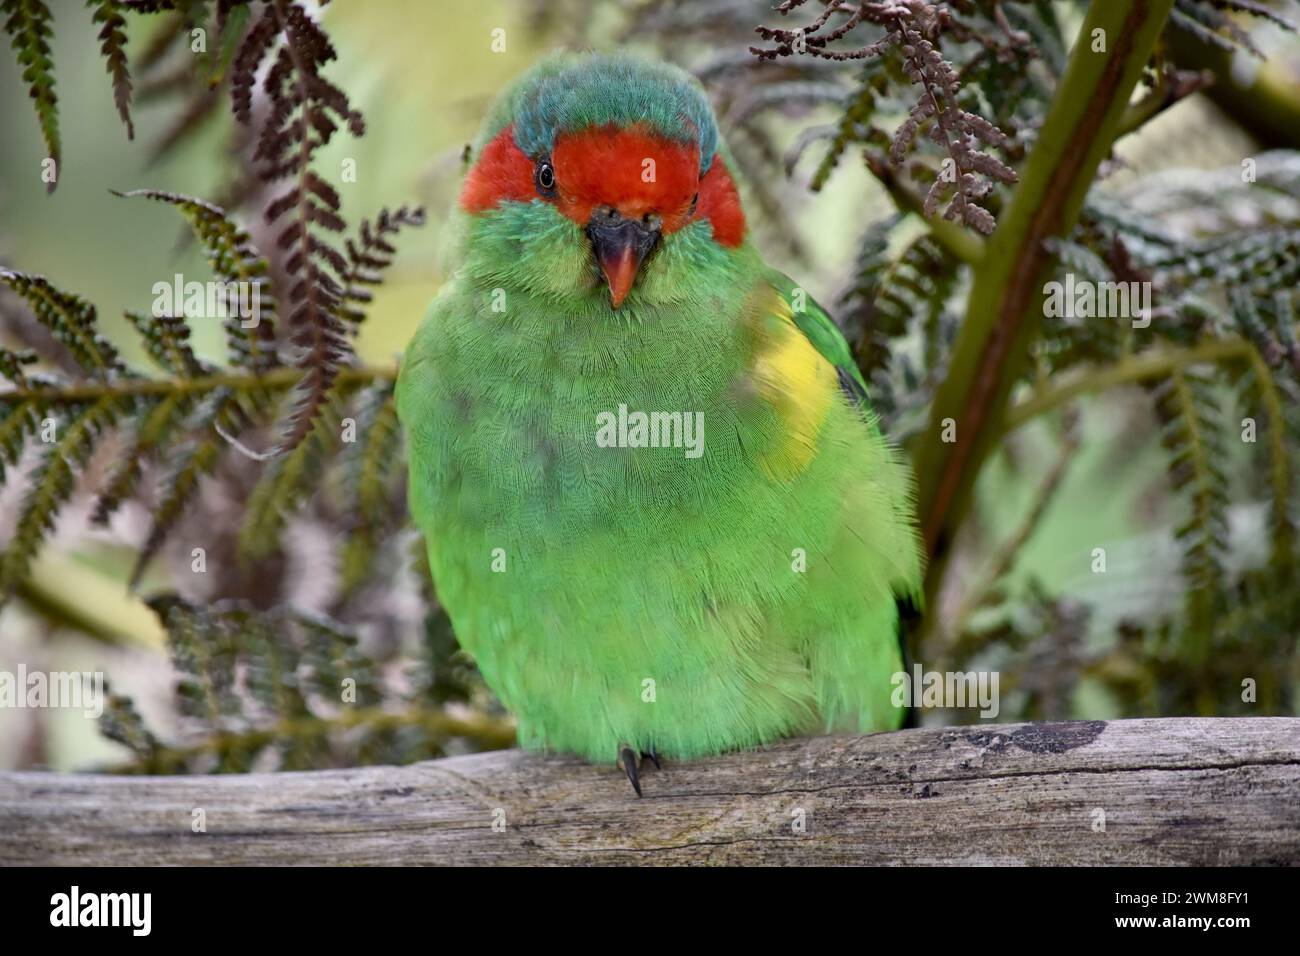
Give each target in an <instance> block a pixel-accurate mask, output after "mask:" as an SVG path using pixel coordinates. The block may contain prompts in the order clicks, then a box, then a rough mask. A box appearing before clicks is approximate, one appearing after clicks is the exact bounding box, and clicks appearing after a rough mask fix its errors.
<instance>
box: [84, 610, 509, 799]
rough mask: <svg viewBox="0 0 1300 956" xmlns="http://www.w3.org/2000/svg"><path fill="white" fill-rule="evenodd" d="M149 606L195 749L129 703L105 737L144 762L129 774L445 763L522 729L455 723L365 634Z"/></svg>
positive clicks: (268, 617) (483, 719) (497, 720)
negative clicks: (154, 728) (160, 733)
mask: <svg viewBox="0 0 1300 956" xmlns="http://www.w3.org/2000/svg"><path fill="white" fill-rule="evenodd" d="M149 604H150V606H151V607H152V608H153V609H154V611H155V612H156V613H157V614H158V615H159V617H160V618H161V619H162V621H163V623H164V626H165V628H166V632H167V642H168V647H169V650H170V652H171V655H172V660H173V664H174V666H175V668H176V671H177V675H178V681H177V685H176V696H177V700H178V703H179V704H180V709H181V711H182V713H183V714H184V715H185V716H186V717H187V718H188V720H187V723H188V725H189V730H190V731H191V733H190V734H189V735H187V736H188V737H189V739H190V740H191V741H193V742H186V741H182V742H180V743H178V744H176V745H164V744H161V743H159V742H158V740H157V738H156V737H154V735H153V734H151V733H149V731H148V730H147V728H145V727H144V725H143V722H142V721H140V720H139V719H138V716H136V715H134V708H132V707H131V706H130V703H129V701H120V702H118V703H116V704H114V705H113V706H112V707H111V708H110V710H111V711H112V716H111V717H110V720H109V721H108V723H107V725H106V726H104V728H103V729H104V731H105V732H106V733H107V734H108V735H110V736H112V737H113V738H114V739H118V740H122V741H123V742H125V743H127V744H128V745H129V746H131V748H132V750H133V752H134V755H135V759H134V761H133V762H132V763H130V764H128V765H127V766H125V767H122V768H119V769H122V770H126V771H140V772H147V773H185V772H239V771H244V770H247V769H249V767H251V766H252V764H253V762H254V761H258V762H265V760H266V758H270V757H273V758H274V760H275V764H276V766H277V767H278V768H279V769H313V768H321V767H328V766H335V765H339V764H344V765H349V766H355V765H357V764H358V763H407V762H410V761H412V760H418V759H423V758H427V757H434V756H441V755H442V754H443V753H444V748H445V747H446V745H447V744H449V743H450V742H451V741H453V740H455V739H457V738H469V739H471V740H473V742H474V743H475V744H477V745H478V746H479V747H480V748H493V747H505V746H509V745H510V744H511V743H512V742H513V740H514V729H513V725H512V724H511V722H510V721H508V720H505V719H503V718H501V717H497V716H493V715H489V714H476V713H472V712H470V713H462V714H458V715H451V714H448V713H446V712H445V711H444V710H443V707H442V701H441V700H434V699H432V695H431V694H430V692H429V690H428V688H427V687H426V686H424V685H423V684H422V683H420V684H419V686H417V687H416V689H415V692H414V693H413V694H410V695H405V696H399V695H398V694H395V693H394V692H393V690H392V689H391V688H389V687H387V686H385V682H384V679H383V674H382V672H381V671H380V669H379V668H378V667H377V666H376V662H375V661H374V660H373V659H372V658H371V657H369V656H368V655H367V654H365V653H364V652H363V651H362V650H361V649H360V642H359V641H358V639H357V637H356V635H355V634H354V633H352V632H351V631H349V630H348V629H347V628H345V627H344V626H342V625H340V624H338V623H337V622H335V621H333V620H330V619H329V618H326V617H322V616H319V615H310V614H304V613H301V612H297V611H294V610H291V609H288V608H272V609H270V610H256V609H254V608H252V607H250V606H248V605H247V604H245V603H243V602H231V601H225V602H216V603H214V604H211V605H208V606H199V605H195V604H191V603H189V602H187V601H185V600H183V599H181V598H179V597H177V596H176V595H171V594H166V595H160V596H158V597H156V598H153V599H151V600H150V602H149ZM441 660H442V658H440V661H441ZM439 667H441V663H440V664H439ZM452 698H454V699H459V700H464V698H465V692H464V691H463V690H460V691H452Z"/></svg>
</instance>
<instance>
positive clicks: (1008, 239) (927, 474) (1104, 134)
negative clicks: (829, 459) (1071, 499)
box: [914, 0, 1173, 595]
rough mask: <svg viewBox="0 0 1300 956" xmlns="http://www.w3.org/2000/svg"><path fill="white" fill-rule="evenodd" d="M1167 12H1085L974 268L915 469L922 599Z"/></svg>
mask: <svg viewBox="0 0 1300 956" xmlns="http://www.w3.org/2000/svg"><path fill="white" fill-rule="evenodd" d="M1172 6H1173V0H1130V2H1119V0H1106V2H1098V3H1093V4H1092V5H1091V6H1090V7H1089V10H1088V15H1087V18H1086V20H1085V21H1084V24H1083V26H1082V28H1081V29H1080V32H1079V36H1078V38H1077V40H1076V42H1075V45H1074V50H1073V51H1072V53H1071V55H1070V61H1069V65H1068V66H1067V68H1066V71H1065V74H1064V75H1063V76H1062V78H1061V83H1060V87H1059V88H1058V90H1057V91H1056V95H1055V97H1054V98H1053V101H1052V105H1051V108H1050V109H1049V111H1048V115H1047V118H1046V120H1045V121H1044V124H1043V128H1042V131H1041V133H1040V135H1039V139H1038V142H1037V143H1036V144H1035V146H1034V149H1033V152H1032V153H1031V154H1030V156H1029V158H1028V160H1027V162H1026V164H1025V167H1024V169H1023V170H1022V171H1021V179H1020V184H1019V186H1017V187H1016V189H1015V191H1014V193H1013V194H1012V197H1011V201H1010V203H1009V204H1008V206H1007V208H1006V210H1005V211H1004V212H1003V215H1002V219H1001V222H1000V223H999V224H998V227H997V229H996V230H995V231H994V233H993V235H992V236H991V237H990V238H989V240H988V241H987V243H986V250H985V255H984V257H983V258H982V260H981V261H980V263H979V264H978V265H977V266H976V268H975V273H974V283H973V286H972V289H971V295H970V299H969V303H968V308H967V315H966V321H965V322H964V323H963V325H962V328H961V331H960V333H959V335H958V339H957V343H956V346H955V348H954V352H953V358H952V362H951V365H950V367H949V373H948V377H947V379H946V380H945V382H944V384H943V385H942V386H941V388H940V390H939V393H938V395H937V396H936V399H935V402H934V406H933V409H932V413H931V420H930V425H929V428H928V430H927V432H926V433H925V434H924V435H923V436H922V437H921V439H920V441H919V443H918V446H917V448H916V454H915V459H914V460H915V464H916V470H917V477H918V482H919V492H920V493H919V505H920V510H921V516H922V517H921V521H922V530H923V533H924V537H925V542H926V547H927V550H928V551H929V553H930V556H931V565H930V574H929V580H928V582H927V591H928V592H929V593H930V594H931V595H933V594H934V593H935V592H936V590H937V586H938V582H939V580H940V579H941V577H942V574H943V570H944V567H945V564H946V561H945V557H946V552H947V550H948V545H949V542H950V540H951V536H952V533H953V531H954V530H955V528H956V527H957V525H958V524H959V523H960V521H961V518H962V516H963V515H964V513H965V511H966V510H967V508H968V507H969V504H970V499H971V493H972V489H973V487H974V483H975V477H976V475H977V474H978V472H979V468H980V465H981V464H982V462H983V460H984V458H985V456H986V455H987V454H988V452H989V450H990V449H991V448H992V446H993V444H994V442H995V441H996V438H997V435H998V431H999V426H1000V424H1001V420H1002V416H1003V412H1004V410H1005V408H1006V405H1007V401H1008V398H1009V396H1010V393H1011V389H1012V387H1013V385H1014V383H1015V382H1016V381H1017V380H1018V379H1019V377H1020V374H1021V371H1022V369H1023V367H1024V365H1025V362H1026V358H1027V355H1028V352H1029V347H1030V345H1031V344H1032V342H1033V340H1034V339H1035V338H1036V337H1037V334H1038V332H1039V329H1040V327H1041V319H1042V297H1043V291H1042V290H1043V283H1044V280H1045V278H1046V277H1047V274H1048V271H1049V269H1050V267H1051V265H1052V255H1051V253H1050V251H1049V250H1048V249H1047V246H1046V242H1047V240H1049V239H1051V238H1053V237H1064V236H1066V235H1068V234H1069V232H1070V231H1071V229H1072V228H1073V227H1074V224H1075V222H1076V220H1077V218H1078V214H1079V210H1080V208H1081V207H1082V204H1083V200H1084V196H1085V195H1086V194H1087V191H1088V188H1089V187H1090V186H1091V184H1092V182H1093V180H1094V178H1095V176H1096V172H1097V167H1098V165H1099V164H1100V162H1101V160H1102V159H1103V158H1104V157H1105V156H1106V155H1107V154H1108V153H1109V151H1110V147H1111V144H1112V143H1113V142H1114V139H1115V135H1116V133H1117V132H1118V130H1119V128H1120V123H1121V120H1122V118H1123V115H1124V112H1125V110H1126V109H1127V107H1128V101H1129V98H1130V96H1131V94H1132V91H1133V88H1134V86H1135V85H1136V84H1137V81H1138V79H1139V77H1140V76H1141V73H1142V69H1143V67H1144V66H1145V65H1146V63H1147V61H1148V60H1149V58H1150V56H1151V52H1152V50H1153V49H1154V47H1155V44H1156V41H1157V39H1158V37H1159V36H1160V31H1161V29H1162V27H1163V26H1164V23H1165V20H1166V18H1167V17H1168V15H1169V11H1170V8H1171V7H1172ZM952 427H955V430H956V437H955V440H951V438H952V435H951V433H952ZM945 436H947V437H949V439H950V440H948V441H945V440H944V438H945Z"/></svg>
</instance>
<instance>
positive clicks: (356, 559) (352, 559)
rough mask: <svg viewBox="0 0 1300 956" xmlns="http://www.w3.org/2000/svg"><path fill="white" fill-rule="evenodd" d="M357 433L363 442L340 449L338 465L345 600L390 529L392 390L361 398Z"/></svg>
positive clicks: (394, 444)
mask: <svg viewBox="0 0 1300 956" xmlns="http://www.w3.org/2000/svg"><path fill="white" fill-rule="evenodd" d="M357 431H358V433H359V434H361V435H364V436H365V440H364V441H362V442H357V443H354V444H353V445H352V446H350V447H348V448H346V449H345V451H344V461H343V467H344V468H345V472H344V475H345V477H344V485H343V500H344V501H345V502H346V503H347V504H349V505H351V507H350V508H348V512H347V514H348V519H347V524H346V534H345V535H344V538H343V545H342V548H341V556H340V561H339V576H340V579H341V580H340V589H341V591H342V592H343V594H345V595H347V594H349V593H351V592H352V591H353V590H355V589H356V588H357V587H358V586H359V585H360V584H361V582H362V581H364V580H366V578H368V577H369V576H370V575H371V574H373V573H374V570H375V568H374V555H375V552H376V551H377V549H378V546H379V542H380V540H381V536H382V535H383V534H384V532H385V531H387V530H388V528H389V526H390V525H391V524H392V518H391V507H390V502H391V500H392V497H391V496H392V492H391V487H390V486H391V484H392V482H391V478H392V474H393V468H392V462H393V460H394V458H395V457H397V456H398V455H399V454H400V451H401V444H402V433H401V426H400V424H399V422H398V419H397V406H396V403H395V402H394V400H393V387H392V385H390V384H387V383H385V384H380V385H376V386H374V387H373V388H370V389H368V390H367V392H366V394H364V395H363V396H362V398H361V411H360V413H359V414H358V416H357Z"/></svg>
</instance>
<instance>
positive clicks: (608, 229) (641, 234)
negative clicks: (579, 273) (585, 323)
mask: <svg viewBox="0 0 1300 956" xmlns="http://www.w3.org/2000/svg"><path fill="white" fill-rule="evenodd" d="M587 238H589V239H590V240H591V251H592V253H593V254H594V255H595V257H596V264H597V265H598V266H600V271H601V272H602V273H604V275H605V281H606V282H607V283H609V295H610V301H611V302H612V303H613V305H614V308H616V309H617V308H618V307H619V306H620V305H622V304H623V300H624V299H626V298H627V294H628V293H629V292H631V291H632V283H633V282H635V281H636V276H637V272H639V271H640V269H641V263H643V262H645V259H646V256H648V255H650V253H651V252H652V251H653V250H654V247H655V246H656V245H657V244H658V242H659V229H658V227H657V226H649V225H646V224H645V223H644V222H642V221H641V220H639V219H628V218H627V217H625V216H622V215H620V214H619V213H617V212H615V211H614V210H612V209H611V210H607V211H604V212H597V213H596V214H595V215H593V216H592V217H591V221H590V222H589V223H587Z"/></svg>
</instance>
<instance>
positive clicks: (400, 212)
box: [336, 201, 425, 332]
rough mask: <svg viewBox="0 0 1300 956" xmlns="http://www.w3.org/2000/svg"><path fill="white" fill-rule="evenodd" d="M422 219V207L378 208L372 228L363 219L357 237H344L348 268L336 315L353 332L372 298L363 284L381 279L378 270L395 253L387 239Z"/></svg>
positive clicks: (376, 282) (420, 222)
mask: <svg viewBox="0 0 1300 956" xmlns="http://www.w3.org/2000/svg"><path fill="white" fill-rule="evenodd" d="M336 202H337V201H336ZM424 222H425V219H424V210H423V209H421V208H418V207H417V208H415V209H408V208H407V207H406V206H401V207H399V208H398V209H397V211H396V212H389V210H387V209H381V210H380V211H379V215H378V216H377V217H376V219H375V225H374V227H373V228H372V227H371V225H370V222H369V220H366V219H363V220H361V229H360V235H359V237H358V238H357V240H356V241H355V242H354V241H353V240H351V239H348V240H347V244H346V245H347V251H348V270H347V273H346V274H345V275H344V277H343V294H342V295H341V296H340V297H339V315H340V316H341V317H342V318H343V319H345V320H347V321H348V322H349V323H350V324H351V326H352V330H353V331H354V332H355V331H356V329H357V327H358V326H359V325H360V324H361V323H362V322H363V321H364V320H365V317H366V314H365V311H364V306H366V305H368V304H369V303H370V300H371V293H370V292H369V290H367V289H366V288H365V287H366V286H375V285H379V283H381V282H382V281H383V277H382V276H381V274H380V273H382V272H383V271H384V270H385V269H387V268H388V267H389V266H390V265H392V264H393V256H394V255H396V254H397V250H396V249H395V248H393V246H392V245H391V244H390V243H389V242H388V239H389V238H391V237H392V236H395V235H396V234H397V233H398V232H400V231H401V229H402V228H403V227H404V226H423V225H424Z"/></svg>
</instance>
